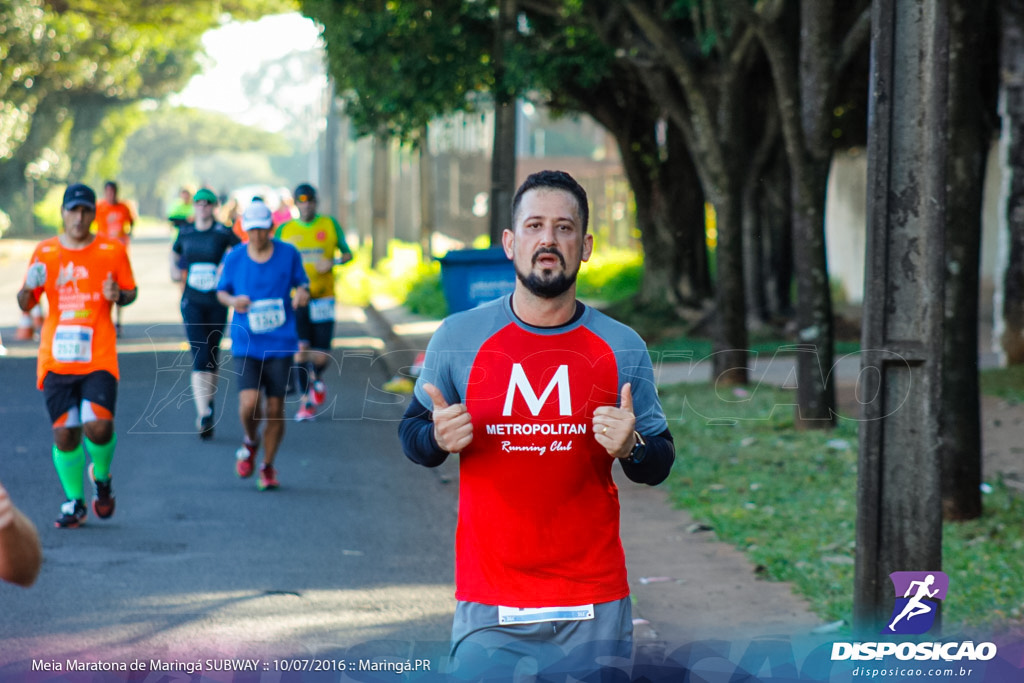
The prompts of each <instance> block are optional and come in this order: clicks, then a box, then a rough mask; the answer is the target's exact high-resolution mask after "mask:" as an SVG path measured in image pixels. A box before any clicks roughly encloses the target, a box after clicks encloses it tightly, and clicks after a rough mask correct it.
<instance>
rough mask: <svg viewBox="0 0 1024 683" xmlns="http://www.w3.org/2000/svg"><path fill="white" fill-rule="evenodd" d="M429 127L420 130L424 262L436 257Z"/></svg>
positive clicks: (432, 171)
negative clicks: (434, 250) (432, 244)
mask: <svg viewBox="0 0 1024 683" xmlns="http://www.w3.org/2000/svg"><path fill="white" fill-rule="evenodd" d="M427 133H428V131H427V127H426V126H423V128H422V129H421V130H420V145H419V171H420V251H421V253H422V259H423V262H424V263H427V262H429V261H431V260H432V259H433V257H434V254H433V251H432V246H431V242H432V240H433V237H434V160H433V159H432V158H431V156H430V140H429V138H428V137H427Z"/></svg>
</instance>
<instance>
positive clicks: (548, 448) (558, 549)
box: [399, 297, 675, 607]
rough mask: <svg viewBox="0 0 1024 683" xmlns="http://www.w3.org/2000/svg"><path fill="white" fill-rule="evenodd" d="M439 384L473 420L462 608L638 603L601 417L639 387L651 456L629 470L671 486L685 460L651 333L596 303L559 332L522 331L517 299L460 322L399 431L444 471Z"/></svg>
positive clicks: (439, 347) (464, 466)
mask: <svg viewBox="0 0 1024 683" xmlns="http://www.w3.org/2000/svg"><path fill="white" fill-rule="evenodd" d="M426 382H429V383H431V384H433V385H435V386H437V387H438V388H439V389H440V390H441V393H442V394H443V395H444V397H445V399H446V400H447V401H448V403H449V404H455V403H460V402H461V403H464V404H465V405H466V408H467V410H468V412H469V414H470V415H471V417H472V422H473V440H472V443H471V444H470V445H469V446H467V447H466V448H465V449H464V450H463V451H462V453H461V454H460V461H459V477H460V488H459V520H458V528H457V530H456V538H455V557H456V571H455V577H456V598H457V599H459V600H464V601H470V602H478V603H483V604H487V605H503V606H510V607H550V606H563V605H583V604H588V603H602V602H609V601H612V600H619V599H621V598H624V597H626V596H628V595H629V586H628V584H627V581H626V565H625V556H624V554H623V551H622V543H621V541H620V540H619V499H618V489H617V488H616V486H615V483H614V482H613V480H612V464H613V461H614V460H615V459H614V458H613V457H611V456H610V455H609V454H608V452H607V451H606V450H605V449H604V447H602V446H601V445H600V444H599V443H598V442H597V440H596V439H595V438H594V435H593V428H592V419H593V415H594V410H595V409H596V408H597V407H598V406H617V405H618V404H619V397H620V393H621V390H622V386H623V385H624V384H625V383H627V382H629V383H630V384H631V389H632V394H633V407H634V413H635V415H636V430H637V431H638V432H640V434H641V435H642V436H643V437H644V439H645V440H646V441H647V452H646V455H645V457H644V458H643V460H642V461H640V462H637V463H633V462H630V461H626V460H621V461H620V462H622V467H623V469H624V471H625V473H626V475H627V476H628V477H629V478H630V479H632V480H634V481H638V482H641V483H647V484H657V483H659V482H661V481H662V480H664V479H665V477H667V476H668V471H669V469H670V468H671V466H672V462H673V460H674V457H675V450H674V446H673V444H672V438H671V435H670V433H669V432H668V426H667V422H666V419H665V415H664V412H663V411H662V408H661V404H660V401H659V400H658V395H657V390H656V387H655V384H654V372H653V369H652V366H651V360H650V356H649V354H648V352H647V347H646V345H645V344H644V342H643V340H642V339H641V338H640V336H639V335H637V334H636V333H635V332H634V331H633V330H631V329H630V328H629V327H626V326H625V325H622V324H621V323H618V322H616V321H614V320H612V319H611V318H609V317H607V316H606V315H603V314H602V313H600V312H598V311H596V310H594V309H593V308H590V307H587V306H584V305H583V304H577V311H576V315H575V316H574V317H573V319H572V320H571V321H570V322H569V323H567V324H565V325H562V326H559V327H556V328H538V327H532V326H530V325H527V324H525V323H524V322H522V321H521V320H520V319H519V318H518V317H516V315H515V313H514V312H513V310H512V306H511V297H503V298H502V299H498V300H495V301H493V302H490V303H488V304H484V305H482V306H480V307H478V308H476V309H473V310H471V311H465V312H462V313H458V314H455V315H452V316H450V317H448V318H447V319H446V320H445V321H444V323H443V324H442V325H441V327H440V328H438V330H437V332H436V333H435V334H434V336H433V338H432V339H431V341H430V344H429V346H428V348H427V352H426V357H425V361H424V365H423V369H422V372H421V375H420V377H419V380H418V381H417V384H416V389H415V395H414V397H413V400H412V402H411V405H410V406H409V409H408V410H407V411H406V414H405V417H404V418H403V421H402V425H401V427H400V429H399V433H400V436H401V438H402V444H403V448H404V450H405V453H406V455H407V456H408V457H409V458H410V459H411V460H413V461H415V462H418V463H420V464H423V465H426V466H428V467H432V466H437V465H440V464H441V463H442V462H444V460H445V458H446V457H447V456H448V453H446V452H445V451H443V450H441V449H440V447H438V445H437V442H436V441H435V440H434V437H433V422H432V421H431V412H430V409H431V407H432V402H431V400H430V397H429V396H428V395H427V394H426V392H425V391H424V390H423V384H424V383H426Z"/></svg>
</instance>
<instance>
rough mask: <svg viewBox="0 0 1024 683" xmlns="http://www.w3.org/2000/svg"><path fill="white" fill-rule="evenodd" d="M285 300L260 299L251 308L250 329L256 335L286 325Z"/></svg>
mask: <svg viewBox="0 0 1024 683" xmlns="http://www.w3.org/2000/svg"><path fill="white" fill-rule="evenodd" d="M284 321H285V314H284V299H259V300H258V301H253V302H252V304H250V306H249V329H250V330H252V331H253V332H254V333H256V334H261V333H264V332H270V331H271V330H276V329H277V328H279V327H281V325H284Z"/></svg>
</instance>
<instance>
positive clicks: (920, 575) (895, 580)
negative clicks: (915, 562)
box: [882, 572, 949, 634]
mask: <svg viewBox="0 0 1024 683" xmlns="http://www.w3.org/2000/svg"><path fill="white" fill-rule="evenodd" d="M889 579H890V580H892V585H893V588H895V590H896V605H895V607H893V610H892V619H891V620H890V621H889V625H888V626H887V627H886V628H885V629H884V630H883V631H882V633H901V634H921V633H925V632H926V631H928V629H930V628H931V627H932V624H934V623H935V616H936V614H938V611H939V602H940V601H942V600H945V599H946V591H947V590H948V589H949V577H948V576H946V575H945V574H944V573H942V572H893V573H892V574H889ZM900 596H902V597H900Z"/></svg>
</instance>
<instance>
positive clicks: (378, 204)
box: [370, 135, 391, 268]
mask: <svg viewBox="0 0 1024 683" xmlns="http://www.w3.org/2000/svg"><path fill="white" fill-rule="evenodd" d="M388 142H389V139H388V138H387V137H384V136H383V135H375V136H374V137H373V189H372V191H371V192H372V202H373V221H372V225H371V226H370V230H371V233H370V239H371V240H372V242H373V245H372V248H371V250H370V267H371V268H376V267H377V265H378V264H380V262H381V261H383V260H384V259H385V258H386V257H387V255H388V236H389V235H388V200H389V196H390V194H391V163H390V160H391V154H390V150H389V149H388V147H389V145H388Z"/></svg>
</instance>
